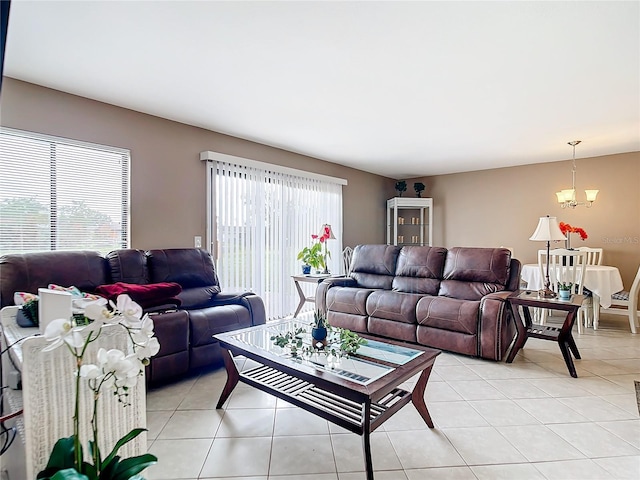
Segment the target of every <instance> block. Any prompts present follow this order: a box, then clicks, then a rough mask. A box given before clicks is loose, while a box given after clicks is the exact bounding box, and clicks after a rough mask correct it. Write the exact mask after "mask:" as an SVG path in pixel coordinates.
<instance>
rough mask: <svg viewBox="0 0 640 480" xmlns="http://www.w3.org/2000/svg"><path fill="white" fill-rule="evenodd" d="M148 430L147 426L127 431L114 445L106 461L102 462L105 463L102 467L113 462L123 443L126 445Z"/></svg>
mask: <svg viewBox="0 0 640 480" xmlns="http://www.w3.org/2000/svg"><path fill="white" fill-rule="evenodd" d="M146 431H147V429H146V428H134V429H133V430H131V431H130V432H129V433H127V434H126V435H125V436H124V437H122V438H121V439H120V440H118V442H117V443H116V444H115V446H114V447H113V450H111V453H110V454H109V456H108V457H107V458H105V459H104V462H102V465H103V467H102V468H104V465H107V464H108V463H109V462H111V459H113V457H115V456H116V454H117V453H118V450H120V447H122V446H123V445H126V444H127V443H128V442H130V441H131V440H133V439H134V438H136V437H137V436H138V435H140V434H141V433H142V432H146Z"/></svg>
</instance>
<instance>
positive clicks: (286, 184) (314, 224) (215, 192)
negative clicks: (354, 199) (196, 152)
mask: <svg viewBox="0 0 640 480" xmlns="http://www.w3.org/2000/svg"><path fill="white" fill-rule="evenodd" d="M209 175H210V176H211V177H210V182H211V187H212V188H211V197H212V198H211V199H210V201H211V205H212V208H211V216H212V218H211V225H212V232H213V238H212V240H213V241H212V247H213V251H214V255H215V257H216V263H217V270H218V276H219V278H220V283H221V286H222V288H223V291H224V290H230V291H233V290H236V291H238V290H251V291H253V292H255V293H257V294H258V295H260V296H261V297H262V299H263V300H264V302H265V306H266V309H267V318H269V319H276V318H282V317H284V316H287V315H290V314H292V313H293V312H294V311H295V307H296V306H297V304H298V295H297V293H296V290H295V286H294V283H293V280H292V279H291V275H294V274H300V273H302V272H301V262H300V261H299V260H297V258H296V257H297V254H298V252H299V251H300V250H302V248H303V247H305V246H309V247H310V246H311V245H312V243H313V241H314V240H312V238H311V235H312V234H315V235H319V234H320V233H321V229H322V225H323V224H325V223H326V224H330V225H331V229H332V231H333V233H334V235H335V237H336V239H335V240H329V241H328V243H327V248H328V251H329V253H330V258H329V259H328V268H329V271H330V272H331V273H340V270H341V268H342V257H341V252H342V185H341V184H339V183H335V182H332V181H327V180H325V179H318V178H306V177H304V176H302V175H296V174H289V173H282V172H278V171H272V170H269V169H268V168H257V167H254V166H247V165H239V164H235V163H227V162H220V161H218V162H209ZM309 287H315V286H314V285H310V284H306V285H305V288H309ZM310 294H311V293H310V291H309V292H307V295H310ZM313 308H314V307H313V305H312V304H311V303H307V304H306V309H307V310H312V309H313Z"/></svg>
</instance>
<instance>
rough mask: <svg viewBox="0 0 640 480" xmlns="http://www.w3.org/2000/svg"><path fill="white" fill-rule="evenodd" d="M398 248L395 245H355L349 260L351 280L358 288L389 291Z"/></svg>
mask: <svg viewBox="0 0 640 480" xmlns="http://www.w3.org/2000/svg"><path fill="white" fill-rule="evenodd" d="M400 248H401V247H398V246H395V245H357V246H356V248H354V249H353V257H352V258H351V274H350V276H351V278H353V279H355V280H356V282H358V287H363V288H383V289H385V290H391V284H392V282H393V277H394V275H395V271H396V263H397V261H398V254H399V253H400Z"/></svg>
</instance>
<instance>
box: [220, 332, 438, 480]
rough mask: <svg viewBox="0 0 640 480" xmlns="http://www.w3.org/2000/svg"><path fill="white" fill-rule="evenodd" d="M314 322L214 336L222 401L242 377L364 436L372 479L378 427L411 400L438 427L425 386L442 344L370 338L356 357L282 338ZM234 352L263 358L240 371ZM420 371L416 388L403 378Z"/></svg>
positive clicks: (370, 479)
mask: <svg viewBox="0 0 640 480" xmlns="http://www.w3.org/2000/svg"><path fill="white" fill-rule="evenodd" d="M297 327H304V328H305V329H306V331H307V333H306V334H302V339H303V341H304V342H307V343H309V344H310V342H311V338H310V334H309V332H310V331H311V328H310V326H309V325H308V324H307V323H304V322H302V321H298V320H286V321H283V322H274V323H267V324H266V325H259V326H256V327H250V328H246V329H243V330H236V331H233V332H228V333H222V334H218V335H214V337H215V338H216V339H217V340H218V341H219V342H220V346H221V347H222V351H223V357H224V363H225V367H226V369H227V382H226V384H225V386H224V389H223V390H222V394H221V395H220V399H219V400H218V404H217V406H216V408H222V405H224V403H225V402H226V400H227V399H228V398H229V395H231V392H232V391H233V389H234V388H235V386H236V385H237V384H238V382H239V381H241V382H244V383H246V384H248V385H252V386H253V387H255V388H258V389H260V390H262V391H265V392H268V393H270V394H272V395H275V396H276V397H278V398H282V399H284V400H286V401H287V402H289V403H291V404H293V405H296V406H298V407H300V408H302V409H304V410H306V411H308V412H311V413H314V414H315V415H318V416H320V417H322V418H324V419H326V420H329V421H330V422H333V423H335V424H336V425H340V426H341V427H343V428H346V429H347V430H350V431H351V432H354V433H357V434H359V435H361V436H362V443H363V450H364V460H365V470H366V475H367V480H373V465H372V460H371V442H370V434H371V432H373V431H374V430H375V429H376V428H378V427H379V426H380V425H382V424H383V423H384V422H385V421H386V420H387V419H389V418H390V417H391V416H392V415H393V414H394V413H396V412H397V411H398V410H400V409H401V408H402V407H403V406H405V405H406V404H407V403H409V402H413V405H414V406H415V408H416V410H417V411H418V413H420V415H421V416H422V418H423V419H424V421H425V423H426V424H427V425H428V426H429V427H430V428H433V422H432V421H431V416H430V415H429V411H428V410H427V406H426V404H425V401H424V391H425V388H426V386H427V381H428V380H429V375H430V374H431V369H432V368H433V364H434V362H435V359H436V357H437V356H438V355H439V354H440V351H439V350H435V349H433V348H427V347H422V346H420V345H413V344H411V345H409V344H405V343H402V342H396V341H392V340H387V339H384V340H382V339H378V338H372V337H369V336H366V335H362V337H363V338H365V339H367V344H366V345H363V346H361V347H360V348H359V349H358V352H357V353H356V355H354V356H351V357H349V358H346V357H341V358H337V357H335V356H331V355H327V354H325V353H313V354H310V355H301V356H297V357H293V356H292V355H291V353H290V350H289V349H288V348H282V347H279V346H277V345H275V344H274V342H273V340H271V337H272V336H274V335H277V334H278V333H284V332H287V331H294V330H295V329H296V328H297ZM232 355H241V356H245V357H247V358H250V359H251V360H253V361H255V362H257V363H258V364H259V365H258V366H256V367H253V368H251V369H248V370H245V371H242V372H238V369H237V368H236V365H235V362H234V361H233V358H232ZM418 373H420V377H419V379H418V381H417V382H416V384H415V387H414V388H413V390H412V391H411V392H409V391H407V390H404V389H402V388H399V385H400V384H402V383H403V382H405V381H407V380H409V379H410V378H411V377H413V376H414V375H416V374H418Z"/></svg>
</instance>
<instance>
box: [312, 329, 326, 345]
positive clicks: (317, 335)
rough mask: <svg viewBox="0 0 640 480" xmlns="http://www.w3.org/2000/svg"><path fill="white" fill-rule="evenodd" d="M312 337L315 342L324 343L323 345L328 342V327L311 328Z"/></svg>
mask: <svg viewBox="0 0 640 480" xmlns="http://www.w3.org/2000/svg"><path fill="white" fill-rule="evenodd" d="M311 338H313V340H314V343H315V344H316V345H317V344H318V343H322V345H323V346H325V345H326V344H327V328H326V327H313V328H312V329H311Z"/></svg>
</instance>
